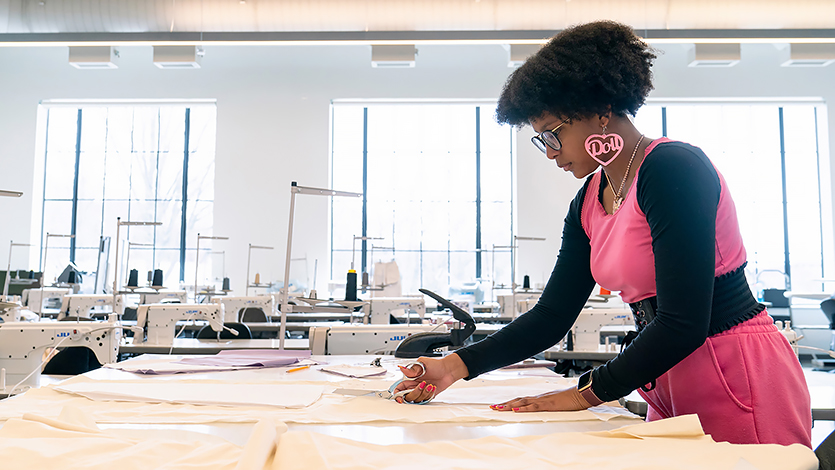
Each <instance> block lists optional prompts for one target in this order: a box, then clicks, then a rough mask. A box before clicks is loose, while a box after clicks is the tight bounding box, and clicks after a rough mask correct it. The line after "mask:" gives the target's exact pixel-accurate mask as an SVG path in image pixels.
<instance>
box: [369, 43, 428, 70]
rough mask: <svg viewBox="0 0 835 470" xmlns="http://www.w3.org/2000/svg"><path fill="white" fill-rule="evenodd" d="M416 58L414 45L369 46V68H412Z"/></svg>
mask: <svg viewBox="0 0 835 470" xmlns="http://www.w3.org/2000/svg"><path fill="white" fill-rule="evenodd" d="M416 56H417V49H415V45H414V44H408V45H403V46H388V45H383V46H371V66H372V67H375V68H412V67H414V66H415V57H416Z"/></svg>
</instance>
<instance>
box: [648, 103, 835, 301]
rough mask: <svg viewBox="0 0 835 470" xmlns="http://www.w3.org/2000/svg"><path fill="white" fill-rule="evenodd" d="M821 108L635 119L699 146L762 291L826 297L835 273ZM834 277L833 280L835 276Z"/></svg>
mask: <svg viewBox="0 0 835 470" xmlns="http://www.w3.org/2000/svg"><path fill="white" fill-rule="evenodd" d="M825 115H826V108H825V106H824V105H823V104H822V103H814V102H813V103H808V102H798V103H769V102H761V103H754V102H742V103H740V102H710V103H695V102H691V103H665V104H661V103H652V104H649V105H647V106H645V107H644V108H643V109H641V111H640V112H639V113H638V116H637V117H636V125H637V126H638V128H639V129H640V130H641V131H642V132H645V133H646V134H647V135H650V136H661V135H666V136H668V137H670V138H671V139H675V140H681V141H684V142H687V143H691V144H693V145H695V146H697V147H700V148H701V149H702V150H704V152H705V153H706V154H707V155H708V157H710V159H711V160H712V161H713V163H714V164H715V165H716V167H717V168H718V169H719V171H720V172H721V173H722V175H723V176H724V177H725V181H726V182H727V184H728V188H729V189H730V191H731V193H732V195H733V198H734V203H735V204H736V209H737V216H738V218H739V224H740V230H741V232H742V237H743V241H744V242H745V248H746V250H747V253H748V268H747V271H748V275H749V281H750V282H751V283H752V284H755V287H756V288H757V289H758V290H759V289H763V288H780V289H782V288H784V285H785V284H784V283H785V280H784V275H783V273H785V274H786V275H787V277H788V281H789V285H787V286H785V288H787V289H793V290H796V291H820V290H821V287H822V286H821V281H820V279H822V278H824V277H825V276H824V274H825V273H831V270H832V268H833V252H832V250H833V248H832V247H833V239H832V230H831V225H832V224H831V216H830V214H831V209H829V204H827V203H826V201H825V199H826V198H825V197H824V196H825V195H828V194H829V184H830V183H829V169H828V165H826V162H825V161H824V160H825V158H824V159H821V155H827V152H826V151H825V149H821V142H820V139H819V138H818V136H819V135H820V133H821V132H824V131H825V127H824V126H825V124H824V123H823V122H821V116H825ZM830 276H831V275H830Z"/></svg>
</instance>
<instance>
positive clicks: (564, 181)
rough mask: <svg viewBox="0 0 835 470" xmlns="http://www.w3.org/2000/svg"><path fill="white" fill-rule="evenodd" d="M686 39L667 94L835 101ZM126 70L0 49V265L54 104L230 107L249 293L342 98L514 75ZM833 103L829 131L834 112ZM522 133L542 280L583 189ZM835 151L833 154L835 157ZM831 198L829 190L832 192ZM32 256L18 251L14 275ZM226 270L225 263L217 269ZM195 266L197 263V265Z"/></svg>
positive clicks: (760, 58) (40, 51)
mask: <svg viewBox="0 0 835 470" xmlns="http://www.w3.org/2000/svg"><path fill="white" fill-rule="evenodd" d="M688 47H692V46H685V45H670V46H665V47H664V48H663V49H664V53H663V54H662V55H661V56H660V57H659V59H658V61H657V63H656V67H655V87H656V89H655V91H654V93H653V94H652V96H653V97H656V98H664V97H671V98H672V97H734V96H746V97H761V96H768V97H790V96H804V97H808V96H816V97H823V98H824V99H825V100H826V101H827V103H830V102H832V101H833V99H835V86H833V85H832V84H833V83H835V66H830V67H828V68H824V69H814V68H797V69H785V68H780V67H779V63H780V62H781V57H782V54H783V53H784V51H781V50H779V49H778V48H776V47H775V46H773V45H744V46H743V61H742V62H741V63H740V64H739V65H738V66H736V67H733V68H730V69H694V68H688V67H687V66H686V64H687V50H688ZM120 49H121V56H122V57H121V60H120V67H119V69H117V70H76V69H74V68H72V67H70V66H69V65H68V64H67V48H64V47H57V48H0V64H2V66H0V165H1V166H0V168H2V170H0V189H13V190H21V191H24V192H25V195H24V196H23V197H22V198H20V199H9V198H0V213H1V214H2V220H3V223H2V225H0V265H2V266H3V268H5V263H6V261H7V254H6V253H7V252H6V250H5V248H4V247H6V246H8V243H9V240H10V239H13V240H15V241H29V240H30V238H31V237H30V235H31V233H30V230H31V228H30V225H31V222H32V221H31V217H32V216H31V213H32V209H31V206H32V198H33V196H36V195H34V194H32V187H33V183H32V182H33V178H34V177H35V175H34V172H35V159H42V158H43V155H36V149H35V148H36V136H35V132H36V127H37V126H36V116H37V107H38V102H39V101H40V100H43V99H94V98H98V99H128V98H142V99H165V98H174V99H195V98H214V99H217V105H218V125H217V157H216V169H217V174H216V177H215V229H214V233H215V234H216V235H223V236H228V237H230V239H231V240H230V241H229V242H227V244H226V245H225V246H224V248H223V249H225V250H226V253H227V257H226V264H227V266H226V271H227V275H229V276H230V277H231V278H232V287H233V289H235V290H236V291H237V292H238V293H243V287H244V276H245V270H246V254H247V253H246V247H247V243H253V244H259V245H273V246H275V247H276V249H275V250H274V251H267V252H261V253H260V254H262V255H264V256H265V257H267V258H268V259H269V260H270V262H271V263H273V264H274V266H275V268H274V269H273V271H272V273H273V274H274V277H276V278H278V277H282V270H283V263H284V250H285V246H286V232H287V220H288V209H289V185H290V182H291V181H298V182H299V184H301V185H305V186H315V187H327V186H328V164H329V163H328V162H329V155H328V136H329V133H328V125H329V110H330V101H331V100H332V99H341V98H473V99H479V98H495V97H497V96H498V94H499V92H500V91H501V87H502V84H503V83H504V80H505V79H506V77H507V75H508V74H509V72H510V71H511V70H510V69H508V68H507V66H506V63H507V53H506V51H505V50H504V49H503V48H502V47H501V46H497V45H485V46H421V47H420V48H419V50H420V53H419V56H418V59H417V67H415V68H414V69H394V70H386V69H373V68H371V66H370V47H366V46H306V47H304V46H296V47H266V46H260V47H207V48H206V56H205V57H204V59H203V67H202V68H201V69H199V70H160V69H157V68H156V67H154V66H153V65H152V63H151V56H152V51H151V48H150V47H122V48H120ZM832 113H833V110H832V108H831V107H830V108H829V119H828V122H829V133H830V135H835V128H834V127H833V126H835V118H834V117H833V115H832ZM530 135H531V133H530V130H529V129H525V130H523V131H521V132H520V135H519V136H518V137H519V138H518V142H519V152H518V164H517V167H518V178H519V183H520V184H518V195H517V201H518V223H519V225H518V233H519V234H522V235H527V236H546V237H548V241H547V242H546V243H536V244H531V245H530V247H527V246H526V247H525V249H522V250H521V251H520V254H519V265H518V268H517V272H518V273H519V274H520V276H521V274H525V273H528V274H530V275H531V277H532V280H533V282H535V283H539V282H542V281H543V280H544V277H546V276H547V275H548V273H550V270H551V268H552V266H553V262H554V259H555V256H556V253H557V250H558V247H559V237H560V232H561V227H562V219H563V217H564V215H565V211H566V208H567V204H568V202H569V201H570V199H571V198H572V197H573V195H574V193H575V192H576V191H577V189H578V188H579V187H580V182H579V181H576V180H574V179H573V178H572V177H571V176H570V175H567V174H563V173H562V172H559V171H558V168H556V166H555V165H554V164H553V163H552V162H549V161H548V160H546V159H545V158H543V156H542V155H541V154H540V153H539V151H538V150H536V149H535V148H534V147H533V146H532V145H530V144H529V143H528V142H529V139H530ZM832 156H833V154H832V152H831V151H830V159H831V158H832ZM830 197H831V196H830ZM327 207H328V206H327V200H326V198H321V199H320V198H315V197H300V198H298V199H297V207H296V229H295V236H294V250H293V257H294V258H295V257H300V256H304V255H307V257H308V260H309V263H310V266H309V267H308V270H309V272H311V273H312V270H313V267H312V263H313V260H314V259H318V260H319V279H318V281H317V284H318V287H319V289H320V290H323V287H324V286H325V285H326V283H327V271H328V270H327V269H326V262H327V260H328V259H329V257H328V243H327V241H328V212H327ZM26 259H28V258H27V253H26V252H25V249H19V250H16V251H15V254H14V258H13V267H20V268H23V267H24V266H25V260H26ZM217 264H218V265H219V263H217ZM187 269H189V268H187Z"/></svg>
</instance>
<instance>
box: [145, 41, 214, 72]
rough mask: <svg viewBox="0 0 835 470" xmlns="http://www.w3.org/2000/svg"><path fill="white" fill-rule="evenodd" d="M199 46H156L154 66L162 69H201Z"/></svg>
mask: <svg viewBox="0 0 835 470" xmlns="http://www.w3.org/2000/svg"><path fill="white" fill-rule="evenodd" d="M201 52H202V51H198V49H197V46H154V65H156V66H157V67H159V68H161V69H199V68H200V59H201V57H202V55H203V54H202V53H201Z"/></svg>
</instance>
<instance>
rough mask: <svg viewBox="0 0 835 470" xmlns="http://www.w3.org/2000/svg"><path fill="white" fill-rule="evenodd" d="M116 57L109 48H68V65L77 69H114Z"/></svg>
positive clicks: (114, 51) (114, 52) (116, 53)
mask: <svg viewBox="0 0 835 470" xmlns="http://www.w3.org/2000/svg"><path fill="white" fill-rule="evenodd" d="M117 57H118V52H116V49H115V48H113V47H110V46H70V65H72V66H73V67H75V68H77V69H115V68H118V66H117V65H116V59H117Z"/></svg>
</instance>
